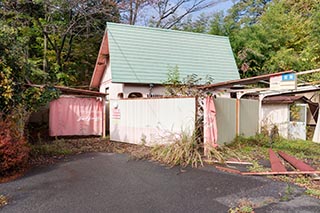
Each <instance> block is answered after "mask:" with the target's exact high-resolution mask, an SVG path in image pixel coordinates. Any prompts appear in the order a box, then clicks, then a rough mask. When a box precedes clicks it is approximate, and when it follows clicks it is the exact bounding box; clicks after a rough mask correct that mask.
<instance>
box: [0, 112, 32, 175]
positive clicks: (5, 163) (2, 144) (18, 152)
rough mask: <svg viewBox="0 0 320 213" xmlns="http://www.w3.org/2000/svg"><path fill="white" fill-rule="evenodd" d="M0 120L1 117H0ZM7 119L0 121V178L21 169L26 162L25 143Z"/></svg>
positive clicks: (27, 155)
mask: <svg viewBox="0 0 320 213" xmlns="http://www.w3.org/2000/svg"><path fill="white" fill-rule="evenodd" d="M0 118H1V116H0ZM15 126H16V125H15V123H14V122H12V121H10V120H9V119H6V120H0V129H1V132H0V176H1V177H3V176H10V175H12V174H14V173H16V172H18V171H20V170H21V169H23V168H24V167H25V166H26V165H27V162H28V157H29V148H28V146H27V141H26V140H25V138H24V137H23V136H21V134H19V132H18V131H16V128H15Z"/></svg>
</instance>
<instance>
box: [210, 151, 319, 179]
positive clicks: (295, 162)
mask: <svg viewBox="0 0 320 213" xmlns="http://www.w3.org/2000/svg"><path fill="white" fill-rule="evenodd" d="M280 157H281V158H282V159H283V160H284V161H285V162H288V163H289V164H290V165H291V166H292V167H293V168H294V169H295V170H293V171H288V170H287V168H286V167H285V165H284V164H283V161H282V160H281V159H280ZM269 159H270V164H271V171H268V172H241V171H239V170H237V169H232V168H227V167H222V166H216V168H217V169H219V170H221V171H225V172H230V173H235V174H241V175H313V176H314V177H315V178H317V179H318V178H319V176H318V174H320V171H317V170H316V169H314V168H312V167H311V166H310V165H308V164H306V163H304V162H303V161H301V160H299V159H297V158H295V157H293V156H291V155H288V154H286V153H284V152H282V151H279V152H278V155H277V154H276V153H275V152H274V151H273V150H272V149H269ZM226 163H227V164H228V162H226ZM230 163H233V164H244V163H248V162H230Z"/></svg>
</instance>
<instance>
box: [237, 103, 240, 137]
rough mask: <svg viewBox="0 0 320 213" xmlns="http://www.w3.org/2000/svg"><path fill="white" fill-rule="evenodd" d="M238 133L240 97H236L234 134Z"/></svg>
mask: <svg viewBox="0 0 320 213" xmlns="http://www.w3.org/2000/svg"><path fill="white" fill-rule="evenodd" d="M239 135H240V99H239V98H238V97H237V99H236V136H239Z"/></svg>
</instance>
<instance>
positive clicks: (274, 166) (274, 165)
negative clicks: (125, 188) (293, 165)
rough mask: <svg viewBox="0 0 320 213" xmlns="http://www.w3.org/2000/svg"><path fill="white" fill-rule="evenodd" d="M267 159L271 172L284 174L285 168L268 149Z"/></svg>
mask: <svg viewBox="0 0 320 213" xmlns="http://www.w3.org/2000/svg"><path fill="white" fill-rule="evenodd" d="M269 158H270V163H271V170H272V171H273V172H286V171H287V169H286V167H285V166H284V165H283V164H282V162H281V160H280V159H279V158H278V156H277V155H276V153H274V151H273V150H272V149H269Z"/></svg>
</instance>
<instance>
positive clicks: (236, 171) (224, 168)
mask: <svg viewBox="0 0 320 213" xmlns="http://www.w3.org/2000/svg"><path fill="white" fill-rule="evenodd" d="M215 167H216V168H217V169H219V170H221V171H224V172H230V173H234V174H241V172H240V171H239V170H236V169H230V168H226V167H222V166H215Z"/></svg>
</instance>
